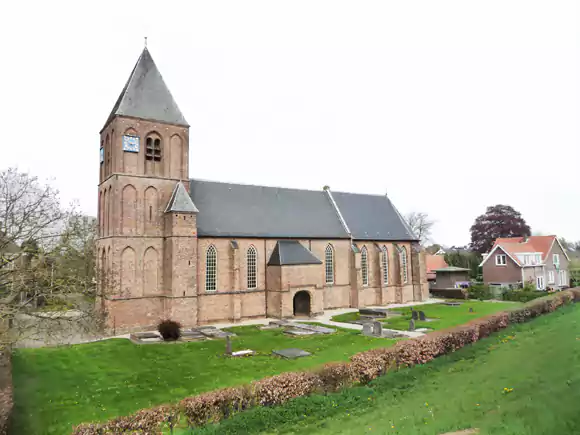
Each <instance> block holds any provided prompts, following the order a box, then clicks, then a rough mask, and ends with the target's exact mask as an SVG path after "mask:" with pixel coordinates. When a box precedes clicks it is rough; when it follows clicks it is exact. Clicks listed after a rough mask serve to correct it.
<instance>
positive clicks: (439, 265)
mask: <svg viewBox="0 0 580 435" xmlns="http://www.w3.org/2000/svg"><path fill="white" fill-rule="evenodd" d="M444 267H448V264H447V263H446V262H445V257H444V256H443V255H434V254H427V255H426V256H425V268H426V269H427V279H435V272H433V271H434V270H435V269H443V268H444Z"/></svg>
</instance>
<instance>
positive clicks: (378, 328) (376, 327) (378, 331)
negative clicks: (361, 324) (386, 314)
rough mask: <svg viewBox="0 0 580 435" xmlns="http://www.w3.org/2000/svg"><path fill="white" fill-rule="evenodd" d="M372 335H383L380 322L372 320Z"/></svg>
mask: <svg viewBox="0 0 580 435" xmlns="http://www.w3.org/2000/svg"><path fill="white" fill-rule="evenodd" d="M373 335H374V336H375V337H382V336H383V325H382V323H381V322H373Z"/></svg>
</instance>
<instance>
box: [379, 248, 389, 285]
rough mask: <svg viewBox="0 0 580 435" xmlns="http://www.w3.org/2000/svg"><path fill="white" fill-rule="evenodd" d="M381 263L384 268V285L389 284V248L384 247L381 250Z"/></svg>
mask: <svg viewBox="0 0 580 435" xmlns="http://www.w3.org/2000/svg"><path fill="white" fill-rule="evenodd" d="M381 251H382V252H381V263H382V266H383V284H384V285H388V284H389V251H387V247H386V246H385V245H383V247H382V249H381Z"/></svg>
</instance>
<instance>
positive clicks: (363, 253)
mask: <svg viewBox="0 0 580 435" xmlns="http://www.w3.org/2000/svg"><path fill="white" fill-rule="evenodd" d="M360 269H361V272H362V283H363V285H369V260H368V253H367V247H366V246H363V247H362V249H361V250H360Z"/></svg>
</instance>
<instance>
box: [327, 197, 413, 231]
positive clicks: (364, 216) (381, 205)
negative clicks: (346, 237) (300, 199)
mask: <svg viewBox="0 0 580 435" xmlns="http://www.w3.org/2000/svg"><path fill="white" fill-rule="evenodd" d="M332 197H333V198H334V201H335V203H336V205H337V207H338V209H339V210H340V212H341V215H342V216H343V217H344V220H345V222H346V224H347V226H348V228H349V229H350V232H351V234H352V237H353V238H354V239H356V240H389V241H390V240H393V241H396V240H399V241H403V240H405V241H407V240H417V237H416V236H415V235H414V234H413V231H412V230H411V229H410V228H409V225H408V224H407V222H405V220H404V219H403V218H402V216H401V215H400V213H399V212H398V210H397V209H396V208H395V206H394V205H393V203H392V202H391V200H390V199H389V198H387V197H386V196H383V195H362V194H357V193H346V192H332Z"/></svg>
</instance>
